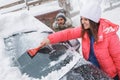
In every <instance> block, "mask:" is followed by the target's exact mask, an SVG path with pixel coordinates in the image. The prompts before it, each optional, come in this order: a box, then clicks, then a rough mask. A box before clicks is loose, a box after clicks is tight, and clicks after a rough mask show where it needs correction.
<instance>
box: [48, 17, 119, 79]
mask: <svg viewBox="0 0 120 80" xmlns="http://www.w3.org/2000/svg"><path fill="white" fill-rule="evenodd" d="M118 27H119V26H118V25H116V24H113V23H111V22H110V21H108V20H105V19H100V25H99V29H98V42H97V43H96V42H95V43H94V52H95V56H96V58H97V60H98V62H99V65H100V68H101V69H102V70H103V71H104V72H106V73H107V74H108V75H109V76H110V77H111V78H113V77H115V75H116V74H118V75H119V78H120V40H119V37H118V35H117V34H116V31H117V30H118ZM80 37H81V27H76V28H72V29H67V30H63V31H60V32H56V33H55V34H51V35H49V36H48V38H49V40H50V43H51V44H54V43H58V42H61V41H66V40H70V39H76V38H80ZM89 51H90V39H89V37H88V35H87V34H85V35H84V39H82V52H83V56H84V58H85V59H86V60H88V58H89Z"/></svg>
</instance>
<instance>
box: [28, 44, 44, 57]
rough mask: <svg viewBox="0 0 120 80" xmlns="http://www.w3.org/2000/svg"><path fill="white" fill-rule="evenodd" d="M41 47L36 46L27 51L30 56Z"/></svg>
mask: <svg viewBox="0 0 120 80" xmlns="http://www.w3.org/2000/svg"><path fill="white" fill-rule="evenodd" d="M41 48H42V47H41V46H39V47H37V48H33V49H30V50H28V51H27V53H28V54H29V55H30V57H34V56H35V55H36V54H37V52H38V51H39V50H40V49H41Z"/></svg>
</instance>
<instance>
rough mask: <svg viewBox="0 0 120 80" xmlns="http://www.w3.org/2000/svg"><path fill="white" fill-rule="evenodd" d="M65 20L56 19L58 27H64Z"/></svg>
mask: <svg viewBox="0 0 120 80" xmlns="http://www.w3.org/2000/svg"><path fill="white" fill-rule="evenodd" d="M64 23H65V20H64V19H63V18H62V17H59V18H57V24H58V25H59V26H60V25H64Z"/></svg>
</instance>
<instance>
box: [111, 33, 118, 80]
mask: <svg viewBox="0 0 120 80" xmlns="http://www.w3.org/2000/svg"><path fill="white" fill-rule="evenodd" d="M109 41H110V43H109V45H110V46H109V52H110V55H111V57H112V59H113V62H114V64H115V66H116V69H117V71H118V75H119V78H120V39H119V37H118V35H117V34H116V33H113V35H111V36H110V37H109Z"/></svg>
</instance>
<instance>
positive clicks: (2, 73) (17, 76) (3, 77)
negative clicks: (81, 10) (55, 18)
mask: <svg viewBox="0 0 120 80" xmlns="http://www.w3.org/2000/svg"><path fill="white" fill-rule="evenodd" d="M3 1H5V0H3ZM8 1H9V0H8ZM13 1H14V0H13ZM1 4H2V3H0V5H1ZM46 5H47V4H45V5H44V6H42V10H43V11H42V12H37V11H39V9H40V8H39V7H38V8H39V9H38V8H37V9H35V8H32V9H31V11H30V13H32V14H33V15H37V14H38V13H41V14H42V13H44V12H45V10H46V9H45V10H44V8H47V7H46ZM48 5H52V6H53V3H52V4H48ZM51 8H52V7H51ZM55 9H58V7H56V8H55ZM50 10H52V9H50V8H47V11H50ZM119 14H120V6H119V7H117V8H114V9H111V10H109V11H105V12H103V14H102V17H103V18H106V19H108V20H110V21H112V22H114V23H117V24H119V25H120V15H119ZM0 16H1V15H0ZM11 17H12V16H11ZM24 17H25V15H23V18H24ZM2 18H4V17H2ZM2 18H0V19H2ZM30 19H31V18H30ZM6 20H7V19H6ZM0 21H1V22H0V32H1V31H2V30H3V29H4V28H2V25H9V24H10V23H9V24H3V23H4V21H2V20H0ZM18 21H19V19H18ZM29 21H30V22H29V23H32V22H33V21H32V20H29ZM19 24H21V23H19ZM12 25H14V24H12ZM22 25H24V24H23V23H22ZM16 26H18V27H19V28H20V27H21V26H19V25H16ZM36 26H38V25H36ZM13 30H14V29H13ZM18 30H19V29H18ZM7 31H8V32H7ZM7 31H6V33H4V34H8V33H9V30H7ZM118 34H119V36H120V31H119V32H118ZM0 44H1V45H0V80H38V79H32V78H29V77H28V76H27V75H25V74H24V75H22V74H21V73H20V71H19V70H18V68H16V67H10V59H9V58H8V57H6V56H5V54H3V53H4V52H5V51H4V46H5V45H4V44H3V39H2V38H0Z"/></svg>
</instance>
